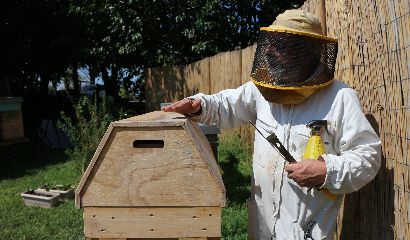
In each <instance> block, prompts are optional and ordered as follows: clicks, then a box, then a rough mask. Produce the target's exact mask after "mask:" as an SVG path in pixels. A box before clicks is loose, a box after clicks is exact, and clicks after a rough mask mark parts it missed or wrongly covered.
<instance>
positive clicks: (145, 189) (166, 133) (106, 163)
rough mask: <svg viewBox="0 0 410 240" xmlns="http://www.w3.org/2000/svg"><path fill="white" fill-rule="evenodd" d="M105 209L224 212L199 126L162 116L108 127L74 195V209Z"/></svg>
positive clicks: (145, 116)
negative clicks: (200, 208)
mask: <svg viewBox="0 0 410 240" xmlns="http://www.w3.org/2000/svg"><path fill="white" fill-rule="evenodd" d="M140 143H141V144H140ZM146 143H148V144H146ZM144 144H145V145H144ZM156 144H157V145H156ZM104 206H105V207H143V206H145V207H146V206H152V207H155V206H222V207H224V206H225V187H224V184H223V181H222V177H221V173H220V171H219V167H218V165H217V163H216V160H215V158H214V156H213V153H212V150H211V147H210V145H209V143H208V141H207V139H206V137H205V136H204V134H203V133H202V132H201V130H200V129H199V127H198V125H197V124H196V123H194V122H192V121H191V120H189V119H187V118H186V117H185V116H184V115H181V114H177V113H165V112H161V111H157V112H151V113H147V114H143V115H140V116H136V117H132V118H128V119H124V120H120V121H116V122H113V123H111V124H110V126H109V127H108V129H107V131H106V133H105V135H104V137H103V138H102V140H101V142H100V144H99V146H98V148H97V150H96V152H95V154H94V156H93V158H92V160H91V162H90V164H89V166H88V168H87V170H86V171H85V173H84V175H83V177H82V179H81V181H80V184H79V186H78V188H77V190H76V207H77V208H81V207H104Z"/></svg>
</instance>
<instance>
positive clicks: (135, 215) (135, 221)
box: [84, 207, 221, 238]
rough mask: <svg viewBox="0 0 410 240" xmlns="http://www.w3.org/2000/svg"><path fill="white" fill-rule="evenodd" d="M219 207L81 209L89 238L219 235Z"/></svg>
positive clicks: (201, 236)
mask: <svg viewBox="0 0 410 240" xmlns="http://www.w3.org/2000/svg"><path fill="white" fill-rule="evenodd" d="M220 222H221V209H220V208H218V207H213V208H212V207H210V208H203V207H192V208H93V207H86V208H84V233H85V236H86V237H90V238H181V237H185V238H186V237H197V238H198V237H199V238H203V237H221V224H220Z"/></svg>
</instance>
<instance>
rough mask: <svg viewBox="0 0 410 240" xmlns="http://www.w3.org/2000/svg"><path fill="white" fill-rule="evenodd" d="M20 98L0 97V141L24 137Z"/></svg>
mask: <svg viewBox="0 0 410 240" xmlns="http://www.w3.org/2000/svg"><path fill="white" fill-rule="evenodd" d="M22 101H23V100H22V98H18V97H0V141H1V142H4V141H9V142H10V141H15V140H19V139H22V138H24V128H23V114H22V112H21V102H22Z"/></svg>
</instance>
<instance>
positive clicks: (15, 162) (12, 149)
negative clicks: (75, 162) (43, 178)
mask: <svg viewBox="0 0 410 240" xmlns="http://www.w3.org/2000/svg"><path fill="white" fill-rule="evenodd" d="M67 159H68V157H67V156H66V154H65V153H64V150H55V149H51V148H50V147H49V146H48V145H45V144H43V143H37V144H34V143H33V142H32V141H28V142H24V143H20V144H14V145H8V146H2V147H0V180H2V179H14V178H18V177H21V176H24V175H27V174H29V173H30V172H32V171H34V170H36V169H40V168H44V167H46V166H48V165H53V164H56V163H61V162H64V161H66V160H67Z"/></svg>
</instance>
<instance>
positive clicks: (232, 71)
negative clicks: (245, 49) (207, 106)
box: [210, 50, 241, 93]
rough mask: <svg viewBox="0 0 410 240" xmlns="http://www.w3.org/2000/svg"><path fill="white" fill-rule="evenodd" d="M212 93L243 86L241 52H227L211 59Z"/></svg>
mask: <svg viewBox="0 0 410 240" xmlns="http://www.w3.org/2000/svg"><path fill="white" fill-rule="evenodd" d="M210 79H211V82H212V84H211V88H210V92H211V93H217V92H219V91H222V90H225V89H229V88H237V87H239V86H240V85H241V51H239V50H238V51H233V52H226V53H223V54H218V55H216V56H214V57H211V58H210Z"/></svg>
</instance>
